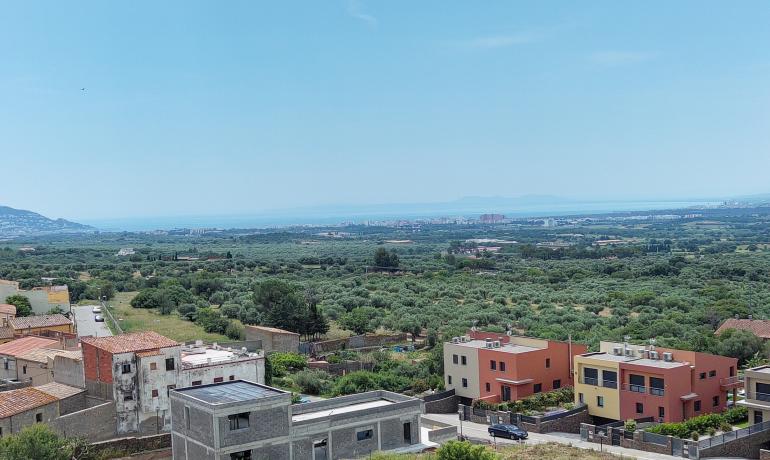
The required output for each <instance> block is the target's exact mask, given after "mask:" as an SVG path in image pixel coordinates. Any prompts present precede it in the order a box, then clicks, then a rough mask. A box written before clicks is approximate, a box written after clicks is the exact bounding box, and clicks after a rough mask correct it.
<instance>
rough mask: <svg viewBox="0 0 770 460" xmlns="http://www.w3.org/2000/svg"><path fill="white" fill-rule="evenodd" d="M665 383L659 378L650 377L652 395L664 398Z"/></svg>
mask: <svg viewBox="0 0 770 460" xmlns="http://www.w3.org/2000/svg"><path fill="white" fill-rule="evenodd" d="M664 386H665V381H664V380H663V379H661V378H658V377H650V394H651V395H655V396H663V393H664V390H663V387H664Z"/></svg>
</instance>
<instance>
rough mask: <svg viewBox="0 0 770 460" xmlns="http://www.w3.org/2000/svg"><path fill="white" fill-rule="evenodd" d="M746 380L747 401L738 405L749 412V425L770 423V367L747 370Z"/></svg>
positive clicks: (745, 373) (739, 402)
mask: <svg viewBox="0 0 770 460" xmlns="http://www.w3.org/2000/svg"><path fill="white" fill-rule="evenodd" d="M744 379H745V380H744V382H745V383H744V385H745V388H746V399H744V400H742V401H738V402H737V404H738V405H739V406H744V407H745V408H747V409H748V410H749V423H760V422H767V421H770V366H759V367H754V368H752V369H746V371H745V372H744Z"/></svg>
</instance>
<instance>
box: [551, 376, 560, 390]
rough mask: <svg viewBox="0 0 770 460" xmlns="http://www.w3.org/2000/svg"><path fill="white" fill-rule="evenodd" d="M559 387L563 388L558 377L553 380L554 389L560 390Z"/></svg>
mask: <svg viewBox="0 0 770 460" xmlns="http://www.w3.org/2000/svg"><path fill="white" fill-rule="evenodd" d="M559 388H561V380H559V379H556V380H554V381H553V389H554V390H558V389H559Z"/></svg>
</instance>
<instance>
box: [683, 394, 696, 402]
mask: <svg viewBox="0 0 770 460" xmlns="http://www.w3.org/2000/svg"><path fill="white" fill-rule="evenodd" d="M697 397H698V393H688V394H686V395H684V396H682V397H680V398H679V399H681V400H682V401H689V400H691V399H695V398H697Z"/></svg>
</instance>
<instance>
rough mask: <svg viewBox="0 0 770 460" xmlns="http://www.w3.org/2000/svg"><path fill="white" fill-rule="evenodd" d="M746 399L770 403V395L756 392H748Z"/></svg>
mask: <svg viewBox="0 0 770 460" xmlns="http://www.w3.org/2000/svg"><path fill="white" fill-rule="evenodd" d="M746 399H754V400H757V401H764V402H770V394H767V393H758V392H756V391H747V392H746Z"/></svg>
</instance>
